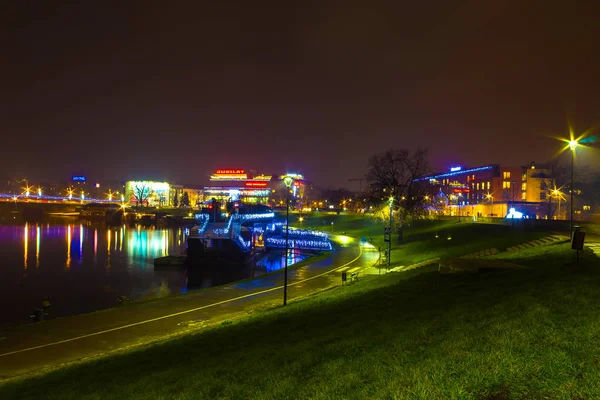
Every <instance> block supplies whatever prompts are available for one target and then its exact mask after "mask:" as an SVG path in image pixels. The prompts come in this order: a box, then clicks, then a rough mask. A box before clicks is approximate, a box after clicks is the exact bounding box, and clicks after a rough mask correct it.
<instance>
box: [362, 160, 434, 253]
mask: <svg viewBox="0 0 600 400" xmlns="http://www.w3.org/2000/svg"><path fill="white" fill-rule="evenodd" d="M427 173H429V162H428V159H427V150H426V149H422V148H418V149H417V150H415V151H414V152H413V153H411V152H410V151H409V150H406V149H398V150H392V149H390V150H387V151H385V152H383V153H378V154H375V155H373V156H372V157H371V158H370V159H369V171H368V172H367V182H368V183H369V186H368V192H369V193H368V197H369V198H370V199H371V202H372V203H373V204H374V205H375V206H376V207H377V206H379V205H381V204H382V202H387V201H389V199H390V197H392V198H393V203H392V207H393V209H394V213H393V214H392V215H393V216H394V214H396V213H397V214H396V216H397V219H396V218H394V219H396V221H397V223H396V225H397V228H398V241H399V242H402V236H403V235H402V234H403V225H404V223H405V222H407V219H409V218H414V217H417V216H419V215H420V214H422V213H423V212H424V209H425V208H424V202H425V195H426V194H427V193H426V187H427V182H425V181H424V180H423V178H424V177H425V176H426V174H427ZM388 217H389V211H388Z"/></svg>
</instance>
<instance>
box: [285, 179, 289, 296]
mask: <svg viewBox="0 0 600 400" xmlns="http://www.w3.org/2000/svg"><path fill="white" fill-rule="evenodd" d="M285 205H286V211H285V271H284V273H283V305H284V306H285V305H286V304H287V275H288V274H287V273H288V251H289V249H288V247H289V243H290V242H289V237H290V188H289V187H286V192H285Z"/></svg>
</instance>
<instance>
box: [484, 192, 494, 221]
mask: <svg viewBox="0 0 600 400" xmlns="http://www.w3.org/2000/svg"><path fill="white" fill-rule="evenodd" d="M485 197H486V198H487V199H488V200H490V201H491V202H492V213H491V216H492V217H493V216H494V196H492V195H491V194H490V193H488V194H486V195H485Z"/></svg>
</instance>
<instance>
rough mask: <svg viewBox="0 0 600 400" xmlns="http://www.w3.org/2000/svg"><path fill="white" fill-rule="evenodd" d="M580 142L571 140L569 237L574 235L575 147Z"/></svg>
mask: <svg viewBox="0 0 600 400" xmlns="http://www.w3.org/2000/svg"><path fill="white" fill-rule="evenodd" d="M578 144H579V142H577V140H574V139H572V140H569V149H571V211H570V217H569V232H570V233H569V237H571V236H572V235H573V192H574V191H575V188H574V186H575V172H574V171H575V168H574V165H575V149H576V148H577V145H578Z"/></svg>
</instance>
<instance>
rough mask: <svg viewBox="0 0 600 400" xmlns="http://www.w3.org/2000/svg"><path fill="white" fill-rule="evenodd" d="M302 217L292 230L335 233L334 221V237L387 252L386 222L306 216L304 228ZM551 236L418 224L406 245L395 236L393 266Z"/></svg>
mask: <svg viewBox="0 0 600 400" xmlns="http://www.w3.org/2000/svg"><path fill="white" fill-rule="evenodd" d="M298 217H299V215H298V214H293V215H290V225H291V226H294V227H300V226H302V227H303V228H306V229H309V228H310V229H319V230H324V231H325V232H328V233H332V230H331V225H330V223H331V222H332V221H333V222H334V225H333V226H334V229H333V233H332V234H342V233H344V232H345V234H346V235H348V236H351V237H354V238H362V237H364V238H366V239H367V240H369V241H370V242H371V243H372V244H373V245H374V246H375V247H378V248H380V249H381V250H382V251H383V250H385V249H386V248H387V243H384V241H383V227H384V224H383V222H381V221H376V220H374V219H373V218H371V217H369V216H364V215H352V214H350V215H344V214H342V215H328V214H326V215H315V214H312V215H305V216H304V218H305V219H304V221H303V222H302V224H300V222H298ZM323 221H326V224H323ZM548 235H549V233H548V232H540V231H527V230H523V228H521V227H511V226H505V225H496V224H482V223H473V222H470V221H465V222H461V223H457V222H454V221H436V220H418V221H415V222H414V223H413V224H412V225H411V226H406V227H405V229H404V242H403V243H402V244H399V243H397V239H396V236H395V235H392V238H391V240H392V260H391V265H390V266H391V267H394V266H398V265H410V264H414V263H418V262H421V261H425V260H429V259H432V258H438V257H456V256H461V255H465V254H469V253H472V252H475V251H479V250H485V249H489V248H493V247H495V248H497V249H500V250H503V249H506V248H507V247H510V246H514V245H516V244H521V243H525V242H529V241H532V240H535V239H539V238H541V237H544V236H548ZM371 239H372V240H371Z"/></svg>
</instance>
